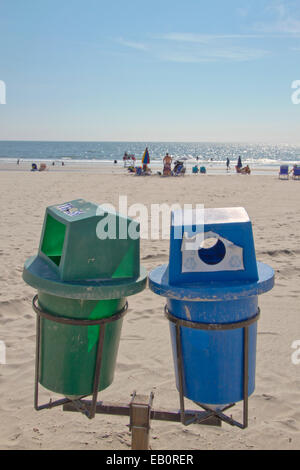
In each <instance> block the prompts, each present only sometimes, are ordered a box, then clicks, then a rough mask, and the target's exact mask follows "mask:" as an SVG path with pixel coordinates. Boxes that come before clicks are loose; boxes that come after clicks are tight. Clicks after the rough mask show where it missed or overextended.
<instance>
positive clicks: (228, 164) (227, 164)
mask: <svg viewBox="0 0 300 470" xmlns="http://www.w3.org/2000/svg"><path fill="white" fill-rule="evenodd" d="M226 168H227V171H228V170H230V160H229V158H228V157H227V160H226Z"/></svg>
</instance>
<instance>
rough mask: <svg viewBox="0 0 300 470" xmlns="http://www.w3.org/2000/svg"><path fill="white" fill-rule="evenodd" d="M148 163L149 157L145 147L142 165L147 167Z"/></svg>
mask: <svg viewBox="0 0 300 470" xmlns="http://www.w3.org/2000/svg"><path fill="white" fill-rule="evenodd" d="M149 163H150V156H149V152H148V148H147V147H146V149H145V152H144V155H143V157H142V164H143V165H148V164H149Z"/></svg>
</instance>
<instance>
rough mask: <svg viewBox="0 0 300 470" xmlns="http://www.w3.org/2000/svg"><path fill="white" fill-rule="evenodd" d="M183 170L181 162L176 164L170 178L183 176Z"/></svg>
mask: <svg viewBox="0 0 300 470" xmlns="http://www.w3.org/2000/svg"><path fill="white" fill-rule="evenodd" d="M184 174H185V168H184V165H183V163H182V162H177V163H176V164H175V167H174V170H173V171H172V176H184Z"/></svg>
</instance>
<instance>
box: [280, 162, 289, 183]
mask: <svg viewBox="0 0 300 470" xmlns="http://www.w3.org/2000/svg"><path fill="white" fill-rule="evenodd" d="M278 177H279V179H280V180H282V179H287V180H288V179H289V166H288V165H280V169H279V175H278Z"/></svg>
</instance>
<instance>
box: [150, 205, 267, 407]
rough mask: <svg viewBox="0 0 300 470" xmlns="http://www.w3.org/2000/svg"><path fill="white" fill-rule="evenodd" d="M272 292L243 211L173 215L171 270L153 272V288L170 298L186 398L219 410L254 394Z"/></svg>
mask: <svg viewBox="0 0 300 470" xmlns="http://www.w3.org/2000/svg"><path fill="white" fill-rule="evenodd" d="M273 285H274V271H273V269H272V268H271V267H270V266H268V265H266V264H263V263H260V262H257V261H256V255H255V247H254V240H253V233H252V225H251V221H250V219H249V216H248V214H247V212H246V211H245V209H244V208H239V207H234V208H223V209H203V211H202V212H201V217H199V212H196V211H195V210H189V211H174V212H172V216H171V233H170V257H169V265H162V266H159V267H158V268H156V269H154V270H153V271H151V272H150V274H149V287H150V289H151V290H152V291H153V292H155V293H156V294H158V295H161V296H163V297H166V298H167V304H166V312H167V316H168V318H169V319H170V320H171V321H170V333H171V341H172V349H173V359H174V367H175V375H176V384H177V388H178V389H179V387H180V385H181V386H182V389H183V395H184V396H185V397H186V398H189V399H190V400H193V401H195V402H196V403H199V404H205V405H214V406H221V405H225V404H228V403H236V402H238V401H241V400H243V399H245V394H246V395H247V398H248V396H250V395H251V394H252V393H253V391H254V388H255V363H256V337H257V320H258V317H259V308H258V295H259V294H262V293H264V292H267V291H268V290H270V289H272V287H273ZM178 325H179V326H178ZM178 328H179V331H180V345H179V344H178V336H177V329H178ZM246 330H247V337H246V336H245V334H246V333H245V331H246ZM179 347H180V351H179ZM245 350H246V354H245ZM179 356H181V364H182V365H181V369H182V372H183V373H182V374H181V376H182V379H181V381H182V384H180V383H179V373H178V357H179ZM245 357H246V362H245ZM245 371H246V372H245ZM245 374H246V378H245ZM245 383H246V391H245Z"/></svg>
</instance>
